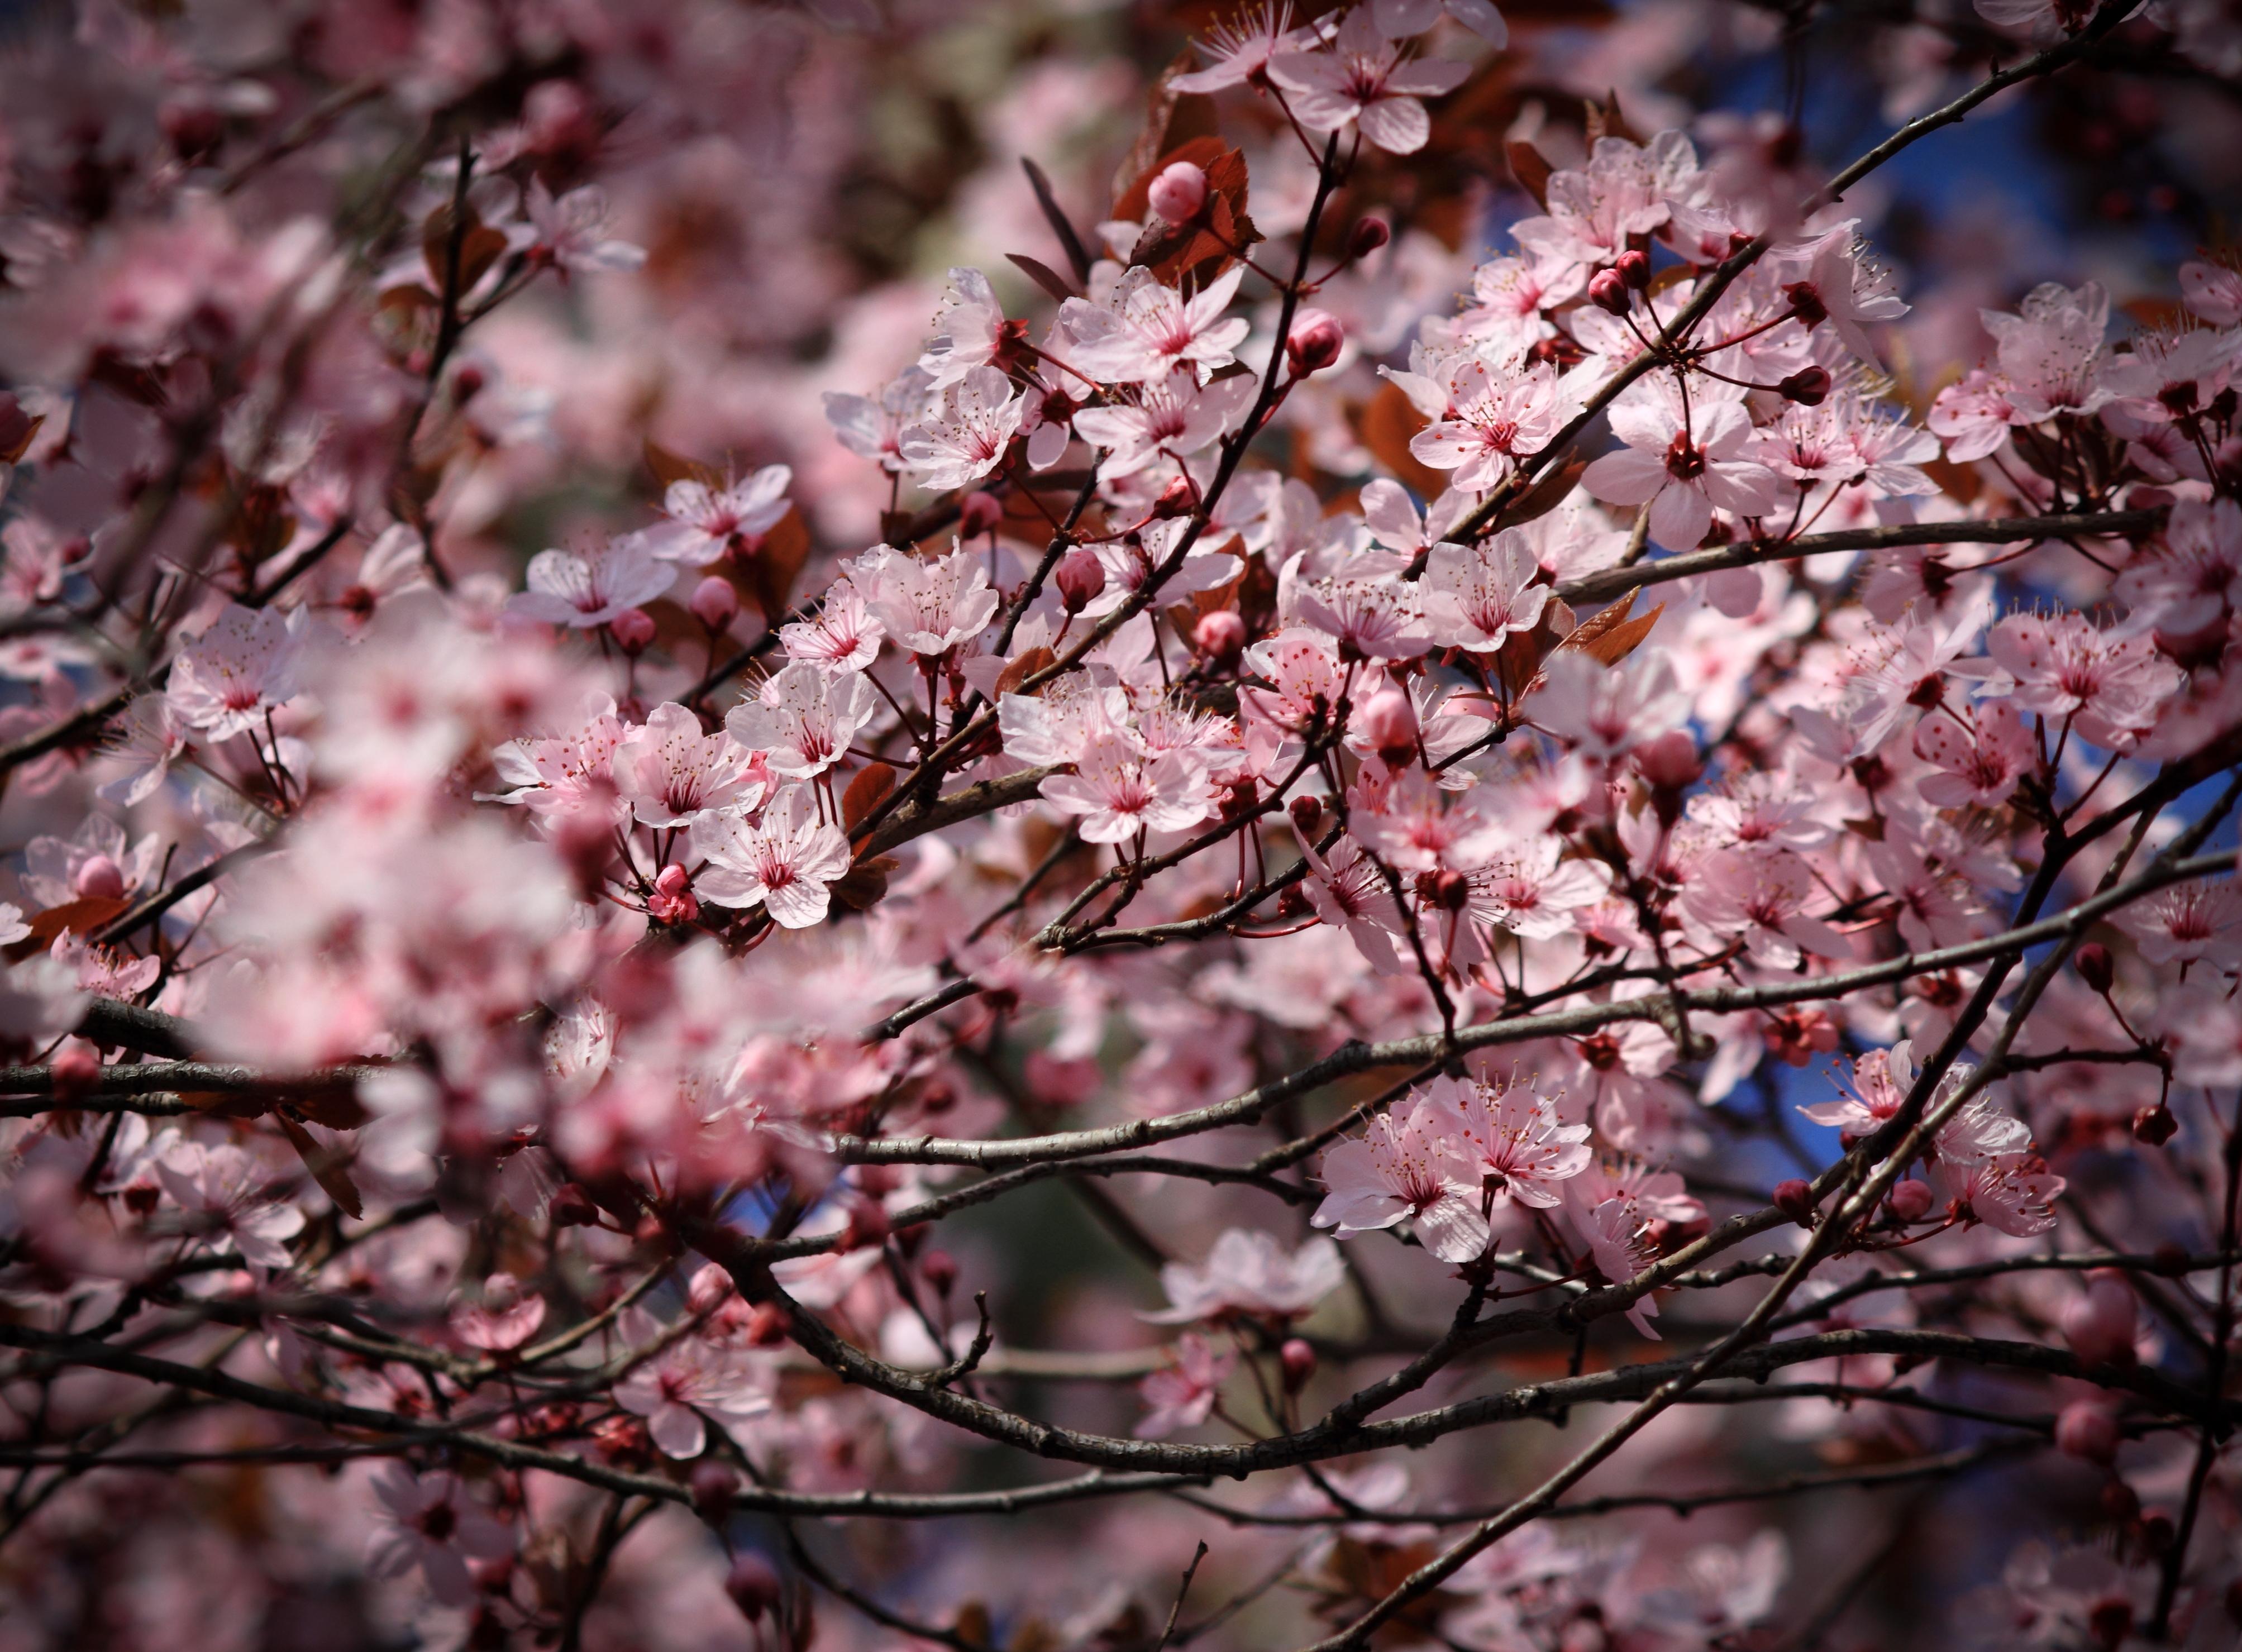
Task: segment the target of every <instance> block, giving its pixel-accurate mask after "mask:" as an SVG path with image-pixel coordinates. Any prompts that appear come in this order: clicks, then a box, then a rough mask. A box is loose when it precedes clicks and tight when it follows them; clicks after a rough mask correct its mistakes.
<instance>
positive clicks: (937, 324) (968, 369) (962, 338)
mask: <svg viewBox="0 0 2242 1652" xmlns="http://www.w3.org/2000/svg"><path fill="white" fill-rule="evenodd" d="M1003 340H1004V306H1002V305H1001V304H999V303H997V295H996V293H995V292H992V291H991V290H990V285H989V278H988V277H987V276H985V275H983V274H982V273H981V272H980V271H978V270H975V269H963V268H961V269H954V270H952V271H950V282H949V285H947V286H945V287H944V288H943V294H942V307H941V308H940V309H938V310H936V312H934V326H933V336H932V337H931V338H930V339H928V340H927V346H926V351H925V353H924V354H923V355H921V356H920V357H919V359H918V371H919V372H920V373H923V374H924V375H925V386H926V388H927V390H928V391H930V392H934V391H942V390H946V389H948V388H949V387H950V386H952V385H954V384H957V383H959V382H960V381H961V380H963V379H965V378H966V377H967V376H968V375H969V374H970V373H972V372H973V371H974V370H975V369H976V368H977V367H988V366H1000V365H1001V364H1000V363H998V362H997V350H998V346H999V345H1000V344H1001V343H1002V342H1003Z"/></svg>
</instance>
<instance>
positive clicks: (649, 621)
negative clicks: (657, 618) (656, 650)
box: [607, 608, 654, 654]
mask: <svg viewBox="0 0 2242 1652" xmlns="http://www.w3.org/2000/svg"><path fill="white" fill-rule="evenodd" d="M607 635H609V636H611V637H613V638H614V640H615V646H616V647H617V648H621V650H622V651H623V652H624V653H625V654H639V653H642V652H643V651H644V650H645V648H646V647H647V645H648V643H650V642H652V641H654V620H653V618H652V616H651V615H649V614H648V613H647V611H646V610H645V609H644V608H625V609H624V610H623V611H622V612H621V614H616V615H615V617H614V619H612V620H609V621H607Z"/></svg>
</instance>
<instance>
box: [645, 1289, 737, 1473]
mask: <svg viewBox="0 0 2242 1652" xmlns="http://www.w3.org/2000/svg"><path fill="white" fill-rule="evenodd" d="M622 1330H623V1333H624V1336H625V1338H626V1339H627V1340H628V1341H629V1342H630V1343H631V1344H632V1345H633V1346H637V1347H644V1346H647V1345H648V1343H652V1342H656V1341H664V1340H666V1341H667V1346H662V1347H661V1348H659V1349H658V1350H657V1351H656V1352H654V1353H653V1354H652V1355H650V1356H649V1357H648V1358H647V1359H645V1360H641V1361H640V1362H639V1363H638V1364H637V1365H634V1367H631V1370H630V1373H629V1374H628V1375H627V1376H625V1377H624V1378H623V1379H622V1380H621V1381H620V1382H618V1383H616V1384H615V1387H614V1394H615V1403H616V1404H617V1405H619V1406H621V1407H622V1408H623V1409H624V1410H625V1411H628V1412H629V1413H631V1414H633V1415H634V1416H639V1417H643V1418H645V1419H646V1431H647V1433H648V1434H649V1435H651V1436H652V1437H653V1440H654V1447H655V1449H657V1450H659V1451H660V1452H661V1454H662V1455H663V1456H665V1457H675V1458H677V1459H680V1460H687V1459H690V1458H694V1457H698V1456H699V1455H700V1454H701V1452H702V1451H703V1450H705V1449H706V1448H707V1446H708V1422H707V1418H708V1417H712V1416H713V1417H714V1418H715V1419H716V1420H717V1421H718V1423H719V1424H721V1425H728V1424H734V1423H740V1422H745V1421H747V1420H749V1419H750V1418H754V1417H760V1416H762V1414H764V1413H766V1412H768V1411H769V1409H770V1408H771V1396H770V1393H769V1387H768V1385H767V1384H766V1383H765V1381H764V1380H763V1379H762V1376H761V1374H760V1373H757V1372H756V1371H755V1370H754V1369H753V1368H751V1367H748V1365H747V1364H746V1363H745V1361H744V1360H743V1359H742V1356H741V1355H739V1354H736V1353H732V1352H731V1351H729V1350H728V1349H724V1348H720V1347H717V1346H715V1344H714V1343H711V1342H709V1341H708V1340H706V1339H705V1338H703V1337H701V1336H699V1335H695V1334H690V1333H688V1334H687V1335H685V1336H682V1337H675V1338H672V1337H671V1336H670V1334H669V1333H668V1332H665V1331H663V1330H662V1329H661V1327H660V1326H657V1325H656V1324H655V1323H654V1320H653V1318H652V1316H650V1315H648V1314H647V1313H643V1312H641V1311H638V1310H635V1309H634V1310H633V1311H632V1312H630V1313H627V1314H625V1315H624V1317H623V1320H622Z"/></svg>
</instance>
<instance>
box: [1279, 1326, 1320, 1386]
mask: <svg viewBox="0 0 2242 1652" xmlns="http://www.w3.org/2000/svg"><path fill="white" fill-rule="evenodd" d="M1277 1362H1278V1364H1279V1365H1280V1366H1282V1367H1284V1370H1285V1393H1299V1391H1300V1390H1301V1389H1302V1388H1305V1387H1307V1383H1308V1379H1309V1378H1310V1377H1312V1376H1313V1375H1315V1374H1316V1351H1315V1350H1314V1349H1313V1348H1312V1347H1311V1346H1308V1344H1307V1343H1306V1342H1305V1341H1304V1340H1301V1339H1300V1338H1299V1337H1287V1338H1285V1346H1283V1347H1281V1348H1279V1349H1278V1350H1277Z"/></svg>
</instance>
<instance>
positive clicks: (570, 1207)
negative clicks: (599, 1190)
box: [545, 1182, 600, 1227]
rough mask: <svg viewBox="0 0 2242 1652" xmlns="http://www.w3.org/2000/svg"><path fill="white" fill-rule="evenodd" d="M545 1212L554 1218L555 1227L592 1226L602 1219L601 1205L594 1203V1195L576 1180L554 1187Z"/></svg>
mask: <svg viewBox="0 0 2242 1652" xmlns="http://www.w3.org/2000/svg"><path fill="white" fill-rule="evenodd" d="M545 1212H546V1214H547V1215H548V1216H550V1217H551V1218H552V1219H553V1226H555V1227H591V1226H595V1225H596V1224H597V1223H598V1221H599V1219H600V1207H599V1206H598V1205H594V1204H593V1203H592V1196H591V1195H590V1194H589V1193H587V1192H585V1191H584V1190H583V1189H582V1188H581V1186H579V1185H577V1184H575V1183H574V1182H563V1183H561V1185H560V1186H558V1187H556V1188H554V1190H553V1197H552V1199H550V1200H549V1201H548V1202H547V1205H546V1206H545Z"/></svg>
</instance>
